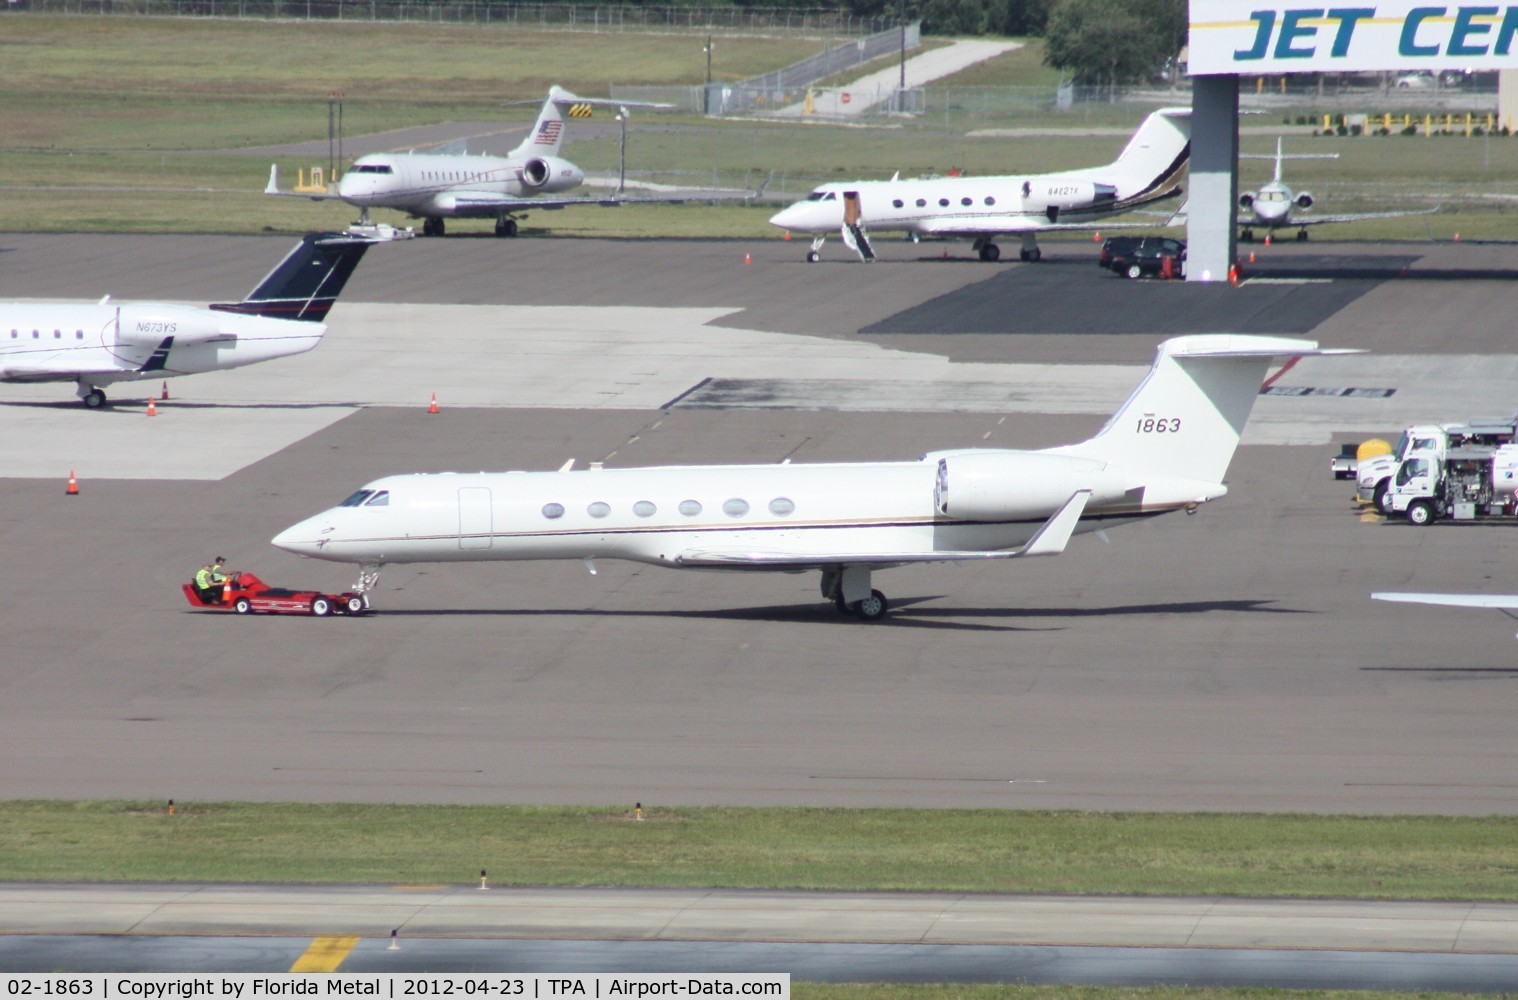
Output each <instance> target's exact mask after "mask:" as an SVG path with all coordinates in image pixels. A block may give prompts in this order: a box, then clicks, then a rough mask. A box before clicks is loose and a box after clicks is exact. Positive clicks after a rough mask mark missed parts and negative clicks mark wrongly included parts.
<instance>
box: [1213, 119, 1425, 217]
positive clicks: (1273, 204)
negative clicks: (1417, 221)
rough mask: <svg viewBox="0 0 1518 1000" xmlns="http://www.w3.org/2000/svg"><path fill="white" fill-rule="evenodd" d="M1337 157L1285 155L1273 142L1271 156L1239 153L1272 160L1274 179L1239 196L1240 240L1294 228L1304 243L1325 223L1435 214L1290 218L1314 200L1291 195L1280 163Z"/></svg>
mask: <svg viewBox="0 0 1518 1000" xmlns="http://www.w3.org/2000/svg"><path fill="white" fill-rule="evenodd" d="M1338 158H1339V154H1338V153H1285V152H1282V150H1281V139H1280V138H1279V137H1277V139H1276V152H1275V155H1274V156H1272V155H1270V154H1269V153H1240V154H1239V159H1241V160H1275V161H1276V172H1275V176H1274V177H1272V178H1271V179H1270V180H1269V181H1267V182H1266V183H1264V184H1261V185H1260V189H1259V190H1258V191H1246V192H1244V193H1243V194H1241V195H1239V207H1240V208H1242V209H1244V210H1245V213H1246V214H1243V215H1240V216H1239V219H1238V224H1239V225H1240V226H1242V227H1244V228H1243V231H1242V232H1240V233H1239V238H1240V239H1242V240H1243V241H1244V242H1246V243H1248V242H1249V241H1250V240H1253V239H1254V231H1255V230H1256V229H1264V230H1266V232H1267V234H1273V233H1274V232H1275V231H1276V230H1277V229H1291V228H1292V227H1296V230H1297V239H1298V240H1305V239H1307V227H1308V226H1321V225H1323V224H1324V223H1327V222H1358V221H1360V220H1362V219H1397V218H1402V217H1403V216H1408V215H1430V214H1432V213H1434V212H1437V211H1438V209H1437V208H1430V209H1425V210H1420V211H1403V212H1360V213H1358V214H1351V215H1314V216H1311V217H1307V218H1303V217H1302V216H1298V217H1296V218H1292V215H1291V211H1292V209H1294V208H1299V209H1301V210H1302V211H1304V212H1305V211H1307V210H1308V209H1310V208H1312V206H1313V204H1314V201H1315V199H1314V198H1313V196H1312V195H1311V194H1309V193H1308V192H1306V191H1293V190H1292V189H1291V188H1290V187H1288V186H1287V185H1286V182H1285V181H1283V180H1282V179H1281V161H1282V160H1337V159H1338Z"/></svg>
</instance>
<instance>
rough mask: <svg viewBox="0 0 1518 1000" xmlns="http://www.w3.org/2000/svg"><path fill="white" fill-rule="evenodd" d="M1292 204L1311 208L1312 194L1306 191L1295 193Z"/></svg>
mask: <svg viewBox="0 0 1518 1000" xmlns="http://www.w3.org/2000/svg"><path fill="white" fill-rule="evenodd" d="M1292 204H1293V205H1295V206H1297V207H1298V208H1312V195H1310V194H1308V193H1307V192H1306V191H1303V192H1302V193H1301V194H1299V195H1297V197H1296V200H1295V201H1293V202H1292Z"/></svg>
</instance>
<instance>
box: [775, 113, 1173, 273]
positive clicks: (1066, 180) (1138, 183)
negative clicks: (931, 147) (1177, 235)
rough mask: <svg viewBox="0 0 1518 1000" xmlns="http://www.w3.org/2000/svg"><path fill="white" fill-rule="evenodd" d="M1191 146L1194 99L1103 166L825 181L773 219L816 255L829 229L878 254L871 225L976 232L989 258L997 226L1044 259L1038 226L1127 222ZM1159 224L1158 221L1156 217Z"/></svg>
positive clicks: (1169, 191)
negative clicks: (806, 238)
mask: <svg viewBox="0 0 1518 1000" xmlns="http://www.w3.org/2000/svg"><path fill="white" fill-rule="evenodd" d="M1190 153H1191V109H1190V108H1165V109H1163V110H1160V111H1156V112H1154V113H1153V114H1151V115H1150V116H1149V117H1147V118H1145V119H1144V122H1143V124H1142V125H1140V126H1139V128H1138V131H1137V132H1135V133H1134V134H1133V138H1131V139H1129V140H1128V145H1127V146H1126V147H1124V149H1123V151H1122V153H1121V154H1119V155H1118V158H1117V159H1116V160H1115V161H1113V162H1112V163H1109V164H1108V165H1107V166H1105V167H1091V168H1087V169H1082V170H1067V171H1062V172H1060V173H1055V174H1035V175H1026V174H1024V175H1018V174H1010V175H1002V176H999V177H936V178H931V179H919V180H902V179H901V178H900V176H897V177H893V178H891V179H890V180H888V181H847V182H844V183H836V184H824V185H822V186H821V187H819V188H817V189H816V190H815V191H813V192H812V193H811V194H809V195H807V196H806V198H805V199H803V200H801V201H798V202H796V203H795V204H794V205H790V206H789V207H787V208H784V209H782V210H780V211H779V212H777V213H775V215H773V216H771V218H770V225H772V226H778V227H779V228H781V229H785V230H793V231H795V232H799V233H811V234H812V235H813V237H814V238H813V240H812V247H811V249H810V250H808V251H807V255H806V259H807V260H808V261H811V262H813V263H816V262H817V261H818V260H820V259H821V257H822V244H823V241H824V240H826V239H827V234H828V233H833V232H836V233H839V234H840V235H841V237H842V239H843V242H844V244H845V245H846V246H848V247H850V248H852V249H853V250H854V251H855V252H856V253H858V254H859V256H860V258H861V259H863V260H874V259H875V251H874V249H873V248H872V247H871V246H870V240H869V233H870V232H871V231H874V232H881V231H892V230H894V231H898V232H902V231H904V232H906V233H909V234H912V235H916V236H950V237H960V238H966V239H973V240H974V241H975V243H974V249H975V250H976V251H977V252H978V253H979V254H980V259H981V260H986V261H994V260H998V259H1000V257H1001V248H1000V247H999V246H997V245H996V239H997V237H999V236H1018V237H1021V239H1022V252H1021V257H1022V259H1023V260H1038V259H1039V257H1041V256H1042V253H1041V252H1040V250H1039V248H1038V234H1039V233H1047V232H1059V231H1061V230H1087V229H1097V228H1102V229H1124V228H1134V227H1136V226H1138V225H1142V224H1141V223H1135V224H1132V225H1116V226H1114V225H1110V224H1109V222H1108V220H1110V219H1111V218H1112V217H1114V216H1117V215H1121V214H1122V213H1124V212H1130V211H1132V210H1133V209H1135V208H1139V207H1141V206H1144V205H1148V204H1151V203H1153V202H1157V201H1161V200H1163V199H1166V198H1173V197H1175V196H1177V195H1179V194H1180V193H1181V186H1180V183H1179V180H1180V175H1181V172H1182V171H1183V170H1184V169H1185V167H1186V160H1187V158H1188V157H1189V156H1190ZM1150 225H1153V223H1150Z"/></svg>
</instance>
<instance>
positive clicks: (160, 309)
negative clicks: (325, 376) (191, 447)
mask: <svg viewBox="0 0 1518 1000" xmlns="http://www.w3.org/2000/svg"><path fill="white" fill-rule="evenodd" d="M374 242H375V241H373V240H365V239H356V238H353V237H350V236H344V235H341V234H338V233H312V234H310V235H308V236H306V237H305V238H304V239H302V240H301V241H300V243H299V244H297V245H296V247H295V249H293V250H291V251H290V252H289V253H288V254H286V255H285V259H284V260H282V261H280V263H279V266H277V267H276V268H275V269H274V270H272V271H270V272H269V274H268V276H267V277H265V278H264V280H263V281H261V282H259V284H258V287H257V288H255V289H253V291H251V292H249V293H248V296H247V297H246V298H245V299H243V300H242V301H241V302H227V303H218V304H215V305H212V306H210V307H208V308H204V309H201V308H197V307H194V306H185V305H175V304H171V303H162V302H111V301H110V296H106V297H105V298H103V299H101V300H100V301H99V302H97V303H94V304H88V303H76V302H8V303H0V382H74V383H75V384H76V385H77V387H78V393H79V397H80V398H81V399H82V400H84V405H85V406H88V407H90V408H92V409H94V408H97V407H100V406H104V405H105V402H106V398H105V392H104V390H103V389H101V386H105V385H110V384H111V383H113V382H130V381H134V380H137V379H159V378H170V377H173V376H176V375H192V374H195V373H198V372H210V371H220V370H221V369H223V368H240V367H242V366H243V365H251V364H255V363H257V362H259V361H268V360H270V359H272V358H282V357H286V356H288V355H291V354H300V353H301V352H303V351H309V350H311V349H312V348H313V347H315V346H316V345H317V344H318V343H319V342H320V341H321V339H322V334H324V333H326V331H327V327H326V324H325V322H324V321H325V319H326V317H327V312H328V311H329V310H330V309H331V308H332V303H333V302H335V301H336V300H337V296H338V293H339V292H341V291H342V290H343V285H344V284H346V283H347V281H348V277H349V276H350V275H351V274H352V273H353V269H354V268H355V267H357V266H358V262H359V260H360V258H362V257H363V256H364V251H365V250H367V249H369V247H370V245H371V244H372V243H374Z"/></svg>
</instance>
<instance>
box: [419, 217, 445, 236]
mask: <svg viewBox="0 0 1518 1000" xmlns="http://www.w3.org/2000/svg"><path fill="white" fill-rule="evenodd" d="M446 233H447V227H446V226H444V225H443V220H442V219H423V220H422V235H423V236H443V235H445V234H446Z"/></svg>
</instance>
